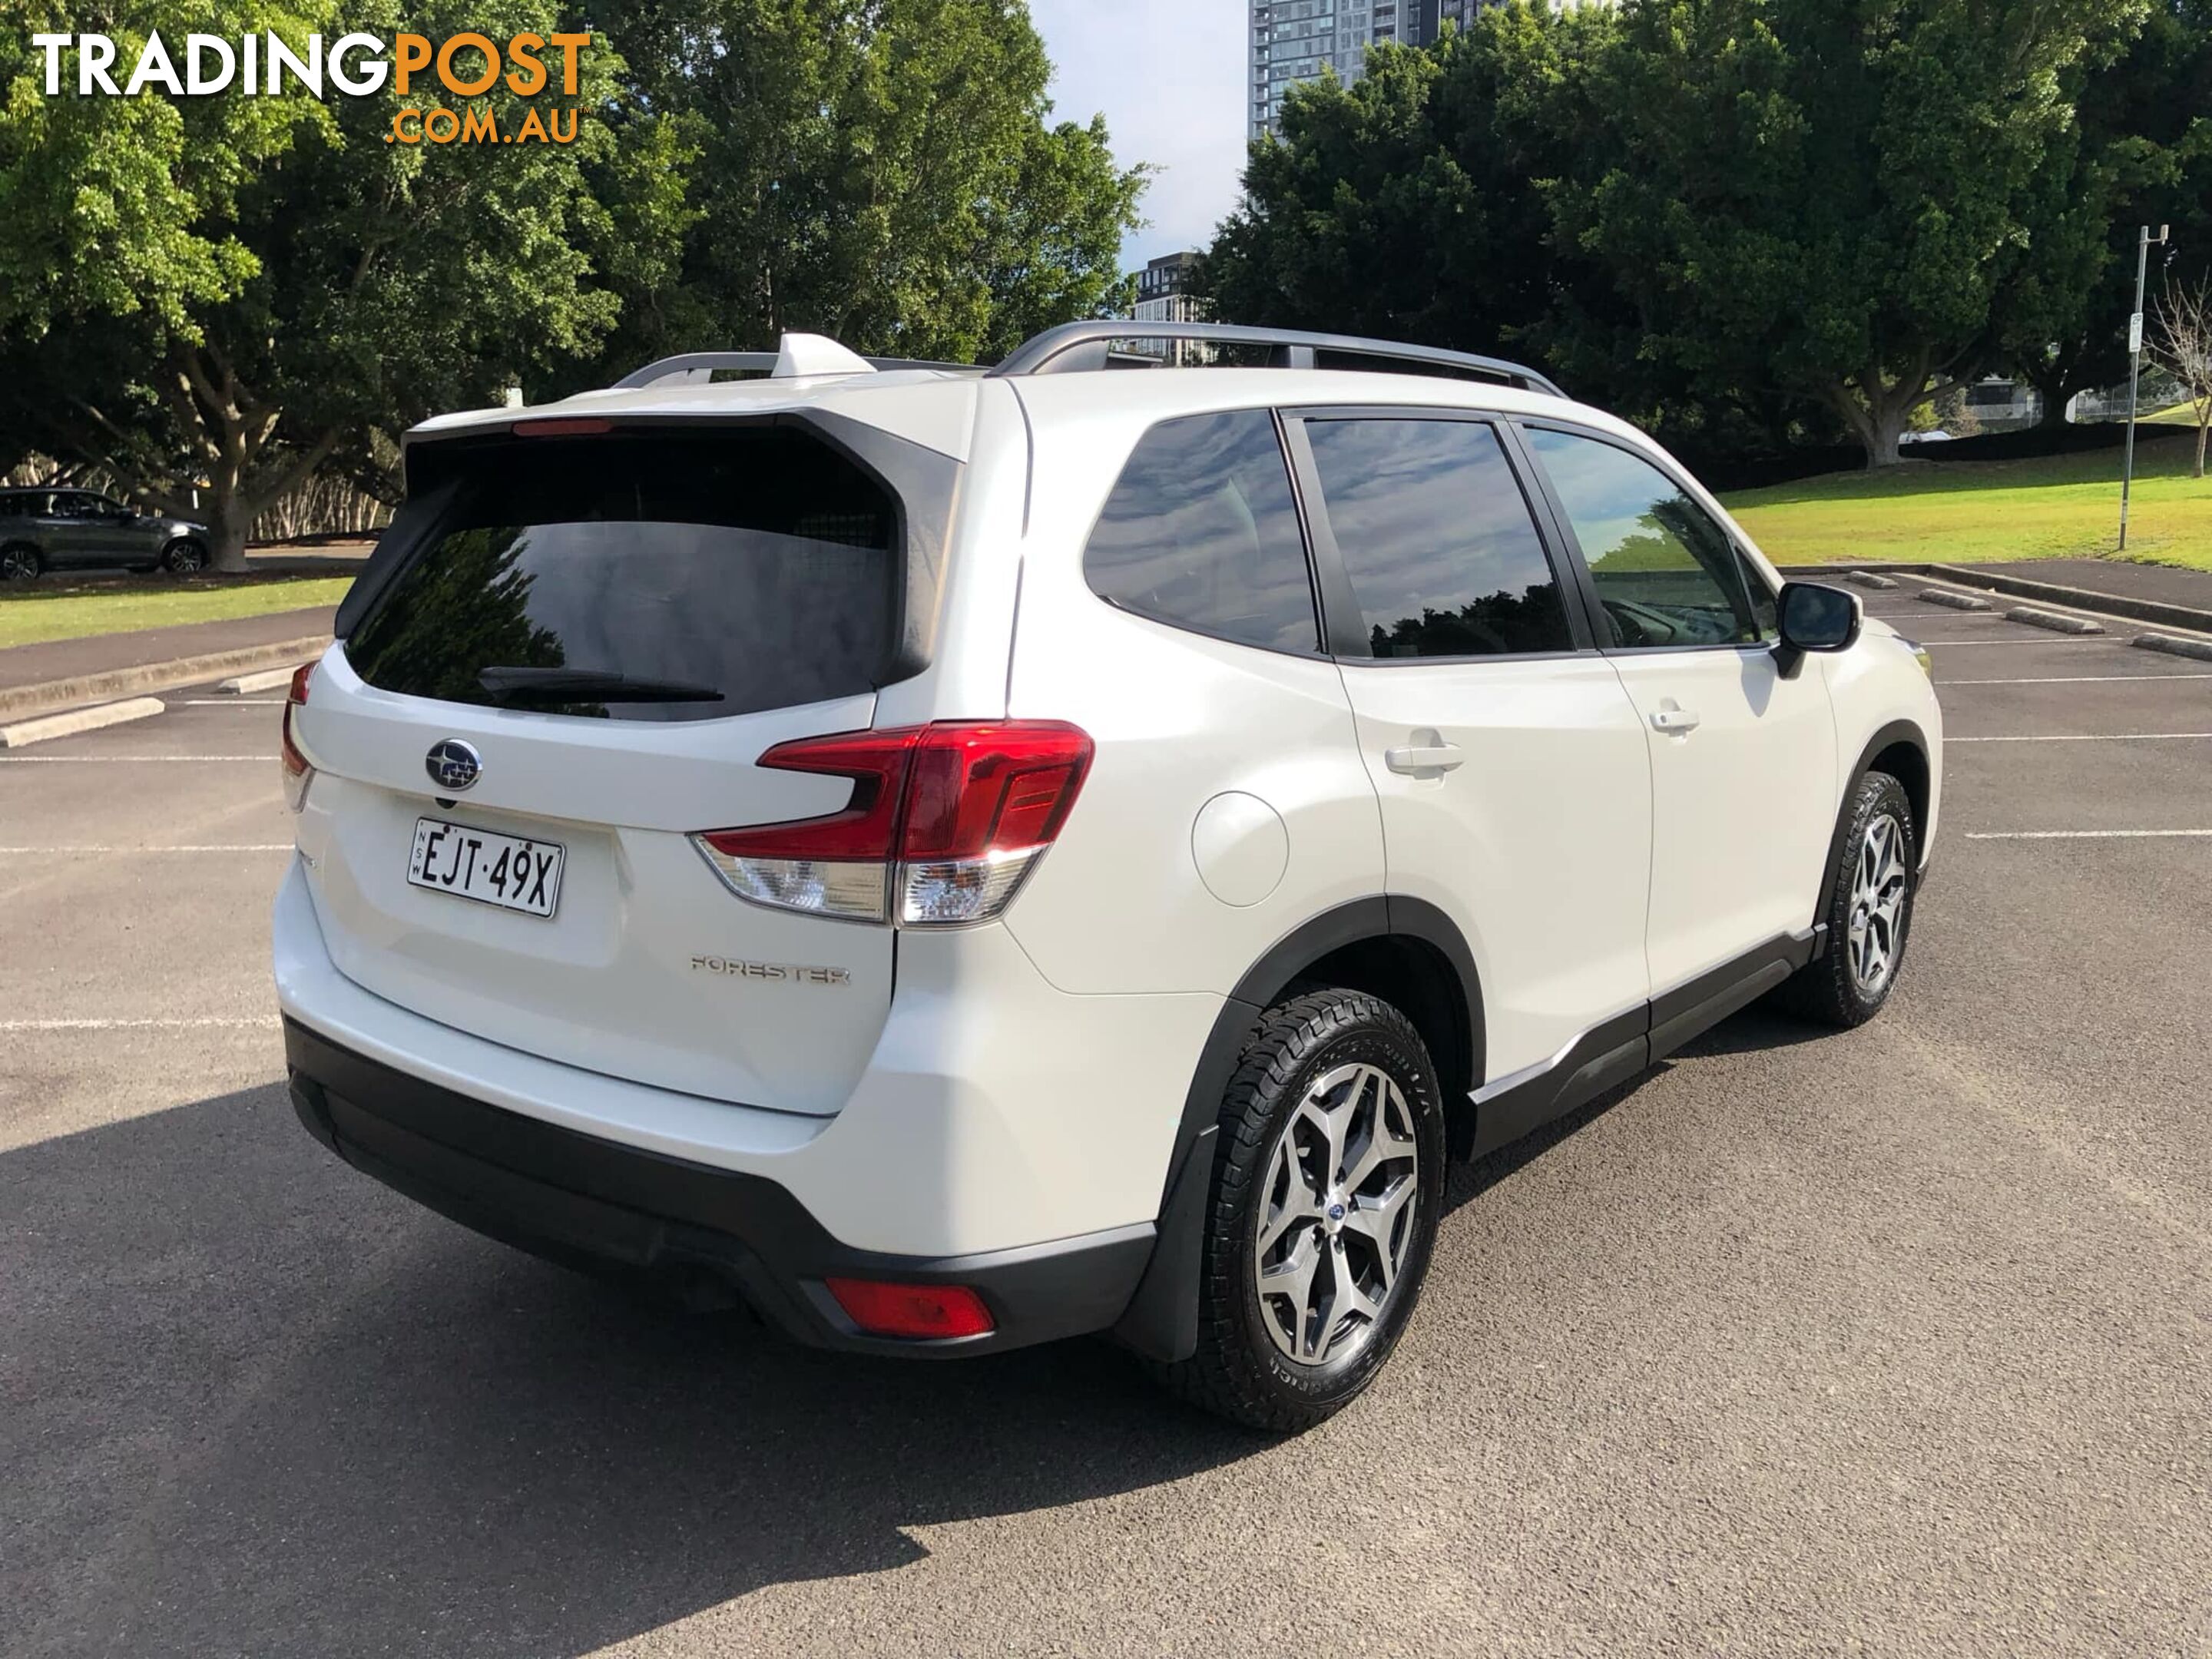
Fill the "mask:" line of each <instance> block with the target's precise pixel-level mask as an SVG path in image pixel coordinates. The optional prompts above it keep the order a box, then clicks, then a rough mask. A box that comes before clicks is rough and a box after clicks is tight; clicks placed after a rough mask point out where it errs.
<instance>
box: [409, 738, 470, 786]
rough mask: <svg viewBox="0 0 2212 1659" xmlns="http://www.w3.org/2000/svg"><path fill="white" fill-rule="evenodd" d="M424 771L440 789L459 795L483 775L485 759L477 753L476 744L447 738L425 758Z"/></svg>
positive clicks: (423, 762)
mask: <svg viewBox="0 0 2212 1659" xmlns="http://www.w3.org/2000/svg"><path fill="white" fill-rule="evenodd" d="M422 769H423V770H424V771H426V772H428V774H429V775H430V781H431V782H433V783H435V784H436V785H437V786H438V787H439V788H441V789H447V790H451V791H453V793H456V794H458V793H460V792H461V791H462V790H464V789H466V788H468V787H470V786H471V784H473V783H475V782H476V781H477V779H478V778H480V777H482V776H483V756H482V755H479V754H478V753H477V750H476V745H475V744H468V743H463V742H462V741H461V740H460V739H459V738H447V739H446V740H445V742H443V743H441V744H436V745H435V746H434V747H433V748H432V749H431V750H430V752H429V753H428V755H427V756H425V757H423V761H422Z"/></svg>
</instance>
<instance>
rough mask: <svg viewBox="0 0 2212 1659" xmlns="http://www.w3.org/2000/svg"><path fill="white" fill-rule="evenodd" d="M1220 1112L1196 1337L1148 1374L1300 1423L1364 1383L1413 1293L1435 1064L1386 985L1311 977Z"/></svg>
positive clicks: (1429, 1158) (1423, 1261) (1273, 1418)
mask: <svg viewBox="0 0 2212 1659" xmlns="http://www.w3.org/2000/svg"><path fill="white" fill-rule="evenodd" d="M1220 1122H1221V1136H1220V1151H1219V1152H1218V1154H1217V1155H1216V1158H1215V1165H1214V1170H1213V1176H1212V1192H1211V1202H1210V1204H1209V1206H1208V1209H1207V1212H1206V1243H1205V1249H1204V1253H1203V1256H1202V1266H1201V1272H1202V1274H1203V1277H1202V1279H1201V1282H1200V1291H1199V1332H1198V1349H1197V1352H1195V1353H1194V1354H1193V1355H1192V1356H1191V1358H1188V1359H1187V1360H1184V1361H1182V1363H1180V1364H1172V1365H1167V1366H1164V1367H1161V1368H1160V1370H1161V1374H1162V1379H1163V1381H1164V1382H1165V1383H1167V1385H1168V1387H1169V1388H1170V1389H1172V1390H1173V1391H1174V1392H1176V1394H1178V1395H1181V1396H1182V1398H1183V1399H1185V1400H1187V1401H1189V1402H1191V1403H1192V1404H1194V1405H1196V1406H1199V1407H1202V1408H1204V1409H1205V1410H1207V1411H1210V1412H1212V1413H1215V1414H1217V1415H1218V1416H1221V1417H1225V1418H1228V1419H1231V1421H1233V1422H1237V1423H1241V1424H1243V1425H1245V1426H1247V1427H1249V1428H1254V1429H1260V1430H1263V1431H1267V1432H1270V1433H1276V1434H1292V1433H1297V1432H1298V1431H1301V1430H1304V1429H1310V1428H1311V1427H1313V1426H1314V1425H1316V1424H1318V1423H1321V1422H1323V1421H1325V1420H1326V1419H1328V1418H1329V1417H1330V1416H1332V1415H1334V1413H1336V1412H1338V1411H1340V1410H1341V1409H1342V1408H1343V1407H1345V1406H1346V1405H1347V1404H1349V1403H1350V1402H1351V1401H1352V1400H1354V1399H1356V1398H1357V1397H1358V1395H1360V1394H1361V1393H1362V1392H1363V1391H1364V1390H1365V1389H1366V1388H1367V1385H1368V1384H1369V1383H1371V1382H1372V1381H1373V1380H1374V1378H1375V1375H1376V1372H1377V1371H1379V1370H1382V1368H1383V1362H1384V1361H1385V1360H1387V1359H1388V1358H1389V1357H1390V1351H1391V1349H1392V1348H1394V1347H1395V1346H1396V1345H1397V1341H1398V1338H1399V1335H1400V1334H1401V1332H1403V1330H1404V1329H1405V1327H1406V1322H1407V1320H1408V1319H1409V1318H1410V1317H1411V1316H1412V1315H1413V1307H1414V1304H1415V1302H1416V1301H1417V1300H1418V1299H1419V1296H1420V1290H1421V1282H1422V1279H1424V1277H1425V1275H1426V1273H1427V1272H1428V1265H1429V1256H1430V1252H1431V1249H1432V1248H1433V1246H1434V1244H1435V1242H1436V1234H1437V1222H1438V1220H1439V1218H1441V1215H1442V1212H1443V1188H1444V1179H1443V1177H1444V1125H1443V1106H1442V1103H1441V1102H1440V1100H1439V1099H1438V1094H1437V1073H1436V1067H1435V1066H1434V1065H1433V1064H1432V1063H1431V1060H1430V1058H1429V1053H1428V1049H1427V1048H1425V1046H1424V1045H1423V1043H1422V1042H1421V1038H1420V1035H1419V1032H1417V1031H1416V1030H1414V1029H1413V1023H1412V1022H1411V1021H1410V1020H1408V1019H1407V1018H1406V1017H1405V1015H1404V1014H1402V1013H1401V1012H1399V1011H1398V1010H1397V1009H1395V1008H1394V1007H1392V1006H1390V1005H1389V1003H1387V1002H1384V1001H1383V1000H1380V999H1379V998H1376V997H1372V996H1369V995H1367V994H1364V993H1363V992H1358V991H1346V990H1321V991H1313V992H1309V993H1307V994H1304V995H1302V996H1298V997H1295V998H1292V999H1291V1000H1288V1001H1286V1002H1283V1003H1280V1004H1279V1005H1277V1006H1275V1007H1273V1008H1271V1009H1269V1010H1268V1011H1267V1014H1266V1015H1265V1016H1264V1017H1263V1018H1261V1022H1260V1025H1259V1028H1258V1030H1256V1031H1255V1033H1254V1036H1253V1039H1252V1042H1251V1045H1250V1046H1249V1048H1247V1049H1246V1050H1245V1053H1244V1055H1243V1060H1242V1061H1241V1063H1240V1064H1239V1066H1238V1067H1237V1074H1236V1076H1235V1077H1234V1078H1233V1079H1231V1082H1230V1085H1229V1087H1228V1090H1227V1091H1226V1092H1225V1095H1224V1097H1223V1099H1222V1104H1221V1119H1220Z"/></svg>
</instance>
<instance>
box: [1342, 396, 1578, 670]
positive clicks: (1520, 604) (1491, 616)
mask: <svg viewBox="0 0 2212 1659" xmlns="http://www.w3.org/2000/svg"><path fill="white" fill-rule="evenodd" d="M1306 433H1307V435H1308V436H1309V437H1310V439H1311V440H1312V442H1313V451H1314V462H1315V465H1316V467H1317V468H1318V469H1319V470H1320V472H1321V483H1322V495H1324V496H1326V497H1327V499H1328V522H1329V527H1330V529H1331V530H1332V531H1334V532H1335V536H1336V544H1337V547H1338V550H1340V552H1341V553H1342V554H1343V556H1344V566H1345V570H1346V574H1348V575H1349V576H1350V577H1351V579H1352V593H1353V596H1354V597H1355V598H1356V599H1358V602H1359V611H1360V616H1361V619H1362V621H1363V622H1364V623H1365V625H1366V628H1367V635H1368V642H1369V644H1370V647H1372V648H1373V650H1374V653H1375V654H1376V656H1378V657H1481V656H1493V655H1498V654H1501V653H1510V652H1525V651H1569V650H1572V649H1573V648H1574V641H1573V639H1572V637H1571V635H1569V634H1568V632H1567V613H1566V607H1565V605H1564V604H1563V603H1562V602H1561V599H1560V597H1559V583H1558V581H1557V580H1555V579H1554V577H1553V574H1552V567H1551V562H1550V561H1548V560H1547V559H1546V557H1545V556H1544V544H1543V543H1542V541H1541V539H1539V538H1538V536H1537V534H1536V526H1535V523H1534V520H1532V519H1531V518H1530V517H1529V514H1528V502H1527V501H1526V500H1524V499H1523V498H1522V494H1521V486H1520V485H1519V484H1518V483H1516V482H1515V480H1514V477H1513V470H1512V468H1511V466H1510V465H1509V464H1508V463H1507V461H1506V459H1505V452H1504V448H1503V447H1501V445H1500V444H1499V442H1498V434H1497V433H1496V432H1495V431H1494V430H1493V429H1492V428H1490V427H1489V426H1487V425H1485V424H1483V423H1481V422H1474V421H1418V420H1416V421H1395V420H1355V421H1311V422H1308V423H1307V425H1306Z"/></svg>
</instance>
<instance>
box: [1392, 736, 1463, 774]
mask: <svg viewBox="0 0 2212 1659" xmlns="http://www.w3.org/2000/svg"><path fill="white" fill-rule="evenodd" d="M1466 759H1467V752H1466V751H1465V750H1462V749H1461V748H1460V747H1459V745H1458V744H1449V743H1439V744H1426V745H1425V746H1423V747H1420V748H1409V749H1386V750H1383V765H1385V766H1387V767H1389V769H1391V770H1392V771H1393V772H1398V773H1402V774H1404V775H1407V776H1408V777H1419V775H1421V774H1422V773H1424V772H1449V771H1451V770H1452V769H1455V767H1457V766H1459V765H1460V764H1461V763H1462V762H1464V761H1465V760H1466Z"/></svg>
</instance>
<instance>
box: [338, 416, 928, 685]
mask: <svg viewBox="0 0 2212 1659" xmlns="http://www.w3.org/2000/svg"><path fill="white" fill-rule="evenodd" d="M444 465H446V466H447V468H448V469H449V470H450V472H451V478H450V482H449V483H447V485H446V486H445V487H444V488H443V489H441V491H440V492H439V493H440V495H441V497H442V505H441V507H440V508H439V509H438V510H437V511H435V513H433V514H432V515H431V516H430V517H429V518H428V520H427V522H423V521H416V522H414V523H412V524H411V525H410V532H411V533H412V534H414V535H416V537H418V538H419V545H418V546H416V548H415V549H414V550H413V551H412V552H411V553H410V555H409V556H407V558H406V560H405V562H404V564H403V565H402V567H401V568H399V570H398V573H397V574H395V575H394V576H393V577H392V581H391V585H390V586H389V587H388V589H387V590H386V592H384V593H383V594H382V595H381V596H380V598H379V599H377V601H376V602H375V605H374V609H372V610H371V611H369V612H368V615H367V616H366V617H363V618H362V621H361V623H359V625H358V626H357V627H356V628H355V629H353V631H352V633H351V635H349V638H348V640H347V642H346V650H347V656H348V658H349V660H350V661H351V663H352V665H353V666H354V669H355V671H356V672H357V673H359V674H360V675H361V677H362V678H363V679H364V680H366V681H367V682H368V684H371V685H374V686H378V687H380V688H381V689H383V690H387V691H398V692H403V693H405V694H407V695H409V696H420V697H435V698H437V699H439V700H441V701H442V702H462V703H477V704H486V705H492V706H497V707H507V708H527V709H531V710H533V711H536V712H541V713H554V714H574V715H582V716H588V717H592V718H599V719H607V720H714V719H718V718H721V717H723V716H726V715H732V714H750V713H754V712H756V711H757V710H760V709H764V708H792V707H796V706H798V705H800V704H804V703H810V702H826V701H828V700H829V699H832V698H836V697H843V696H854V695H855V694H858V693H860V692H865V691H867V690H872V689H874V688H875V687H876V686H878V685H879V684H882V683H883V679H884V676H885V673H886V671H887V668H888V665H889V664H890V660H891V657H892V652H893V647H894V635H895V632H896V627H897V617H898V601H899V592H898V572H899V569H900V568H901V563H902V561H901V556H900V553H899V551H898V550H899V549H900V547H901V545H902V541H901V537H902V529H901V520H900V510H899V504H898V502H897V501H896V500H895V499H894V498H893V496H892V495H891V494H890V491H888V490H887V489H885V488H884V486H883V485H882V484H881V483H878V481H877V480H876V479H875V478H874V477H873V476H872V475H871V474H870V473H868V472H866V471H864V470H863V469H862V468H860V466H859V465H857V464H855V463H854V462H853V461H851V460H849V459H847V458H846V457H845V456H844V455H843V454H842V453H840V452H839V451H837V450H836V449H834V448H832V447H830V446H829V445H828V444H826V443H824V442H823V441H821V440H819V439H817V438H815V437H813V436H811V435H809V434H806V433H804V432H800V431H798V430H796V429H794V428H788V427H773V428H770V427H745V428H724V429H721V430H708V429H692V430H677V431H670V430H665V429H663V430H659V431H644V430H635V431H629V432H621V431H618V432H615V433H611V434H605V435H592V436H581V437H547V438H522V439H502V440H500V441H495V442H490V443H486V444H483V446H481V447H472V448H471V449H470V450H468V451H466V452H457V453H455V454H454V455H453V456H452V457H450V458H447V460H446V461H445V463H444Z"/></svg>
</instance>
